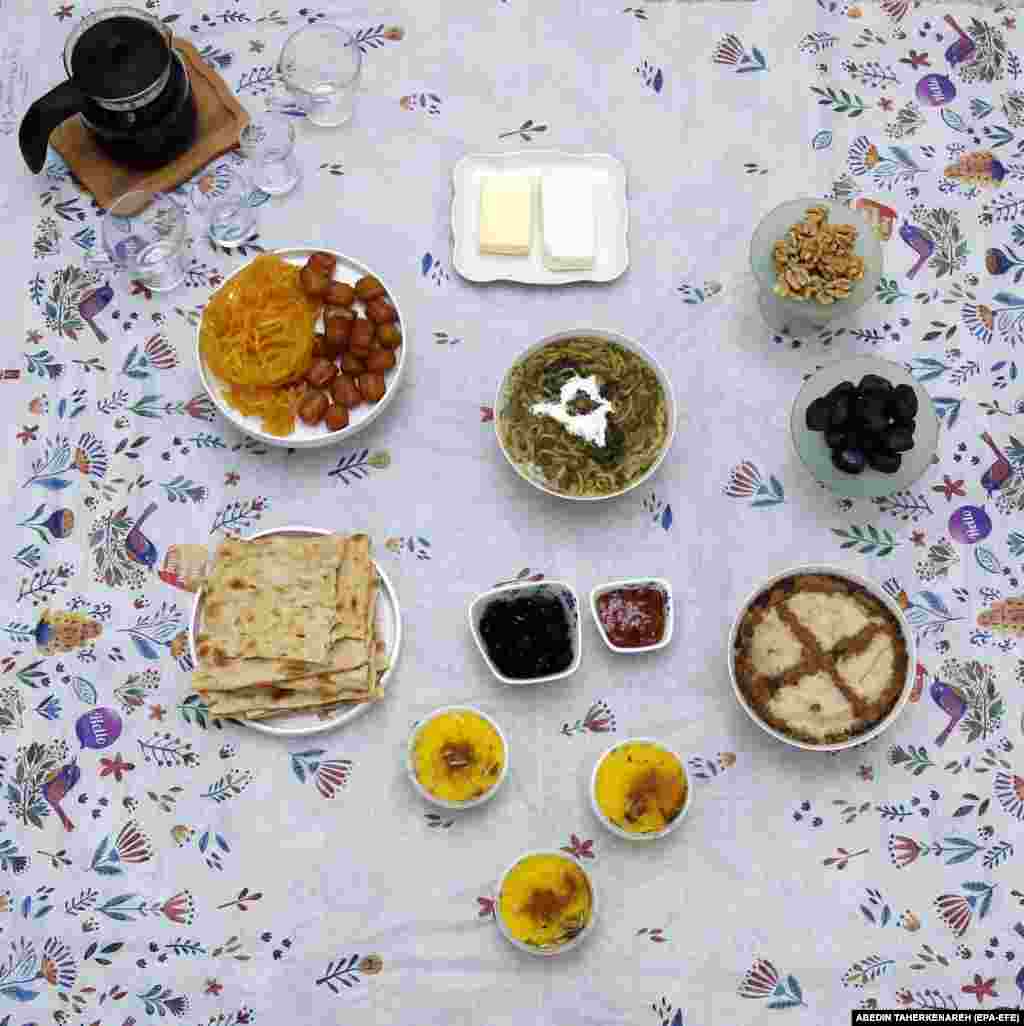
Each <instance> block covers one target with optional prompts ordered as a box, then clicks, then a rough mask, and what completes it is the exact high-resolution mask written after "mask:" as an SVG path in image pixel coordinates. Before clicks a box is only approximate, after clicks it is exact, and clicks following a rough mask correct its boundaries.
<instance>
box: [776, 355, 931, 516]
mask: <svg viewBox="0 0 1024 1026" xmlns="http://www.w3.org/2000/svg"><path fill="white" fill-rule="evenodd" d="M865 374H877V375H879V376H880V377H883V378H885V379H886V380H888V381H891V382H892V385H893V387H894V388H895V387H896V385H910V386H911V388H913V389H914V392H915V393H916V395H917V407H918V408H917V427H916V429H915V430H914V448H913V449H911V450H910V451H909V452H905V453H904V454H903V464H902V466H901V467H900V469H899V472H898V473H896V474H882V473H880V472H879V471H877V470H872V469H871V467H867V468H865V470H864V472H863V473H862V474H846V473H844V472H843V471H841V470H838V469H837V468H836V467H835V466H833V464H832V453H831V451H830V450H829V447H828V446H827V445H826V444H825V435H824V433H823V432H821V431H811V430H810V429H809V428H808V427H807V420H806V415H807V407H808V406H810V405H811V403H812V402H813V401H814V400H815V399H817V398H818V397H819V396H823V395H827V394H828V393H829V392H831V391H832V389H833V388H835V386H836V385H838V384H839V383H840V382H841V381H852V382H853V383H854V384H857V382H858V381H860V379H861V378H862V377H863V376H864V375H865ZM790 431H791V434H792V437H793V446H794V447H795V448H796V451H797V455H798V456H799V457H800V462H801V463H803V465H804V466H805V467H806V468H807V470H808V471H810V473H811V476H812V477H813V478H814V479H815V480H816V481H818V482H820V483H821V484H823V485H824V486H825V487H826V488H827V489H828V490H829V491H830V492H834V493H835V494H836V495H841V496H843V497H844V498H847V499H880V498H882V496H885V495H892V493H893V492H898V491H901V490H902V489H904V488H909V487H910V485H912V484H913V483H914V482H915V481H916V480H917V479H918V478H919V477H920V476H921V475H922V474H923V473H924V472H925V471H926V470H927V469H928V467H929V466H930V465H931V462H932V459H933V457H934V456H935V451H936V449H937V448H938V444H939V418H938V415H937V414H936V412H935V407H934V405H933V404H932V400H931V396H930V395H928V393H927V391H926V390H925V388H924V386H923V385H921V384H920V382H918V381H915V380H914V377H913V375H912V374H910V373H909V372H908V371H907V370H906V369H905V368H904V367H903V366H901V365H900V364H898V363H893V362H892V361H891V360H882V359H880V358H879V357H877V356H853V357H850V358H849V359H847V360H838V361H836V362H835V363H830V364H828V365H827V366H825V367H822V368H821V370H819V371H818V372H817V373H816V374H813V375H812V376H811V377H810V378H808V379H807V381H806V382H805V383H804V387H803V388H801V389H800V392H799V393H798V395H797V397H796V401H795V402H794V403H793V413H792V415H791V416H790Z"/></svg>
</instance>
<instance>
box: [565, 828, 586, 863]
mask: <svg viewBox="0 0 1024 1026" xmlns="http://www.w3.org/2000/svg"><path fill="white" fill-rule="evenodd" d="M561 850H562V851H564V852H565V853H566V854H567V855H572V857H573V858H576V859H592V858H594V842H593V841H581V840H580V839H579V838H578V837H577V836H576V835H575V834H570V835H569V843H568V844H567V845H564V846H563V847H562V849H561Z"/></svg>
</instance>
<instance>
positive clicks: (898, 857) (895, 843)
mask: <svg viewBox="0 0 1024 1026" xmlns="http://www.w3.org/2000/svg"><path fill="white" fill-rule="evenodd" d="M927 850H928V848H927V846H926V845H921V844H918V843H917V841H915V840H914V839H913V837H904V836H903V835H902V834H890V835H889V858H890V859H891V860H892V864H893V865H894V866H895V867H896V868H897V869H903V868H905V867H906V866H909V865H910V864H911V863H912V862H916V861H917V860H918V859H919V858H920V857H921V855H923V854H924V853H925V852H927Z"/></svg>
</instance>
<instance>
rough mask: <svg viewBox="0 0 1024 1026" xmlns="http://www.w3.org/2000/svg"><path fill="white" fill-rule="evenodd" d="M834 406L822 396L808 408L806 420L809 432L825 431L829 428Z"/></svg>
mask: <svg viewBox="0 0 1024 1026" xmlns="http://www.w3.org/2000/svg"><path fill="white" fill-rule="evenodd" d="M831 412H832V406H831V404H830V403H829V401H828V399H826V398H825V397H824V396H820V397H819V398H817V399H815V400H814V402H812V403H811V404H810V406H808V407H807V413H806V420H807V430H808V431H824V430H825V429H826V428H827V427H828V422H829V416H830V415H831Z"/></svg>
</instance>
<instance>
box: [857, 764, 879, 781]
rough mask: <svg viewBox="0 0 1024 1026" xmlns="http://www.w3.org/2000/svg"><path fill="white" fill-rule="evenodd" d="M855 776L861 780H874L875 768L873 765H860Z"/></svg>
mask: <svg viewBox="0 0 1024 1026" xmlns="http://www.w3.org/2000/svg"><path fill="white" fill-rule="evenodd" d="M857 776H859V777H860V779H861V780H874V779H875V768H874V766H861V767H860V768H859V769H858V770H857Z"/></svg>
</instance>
